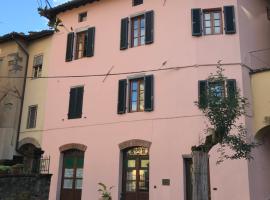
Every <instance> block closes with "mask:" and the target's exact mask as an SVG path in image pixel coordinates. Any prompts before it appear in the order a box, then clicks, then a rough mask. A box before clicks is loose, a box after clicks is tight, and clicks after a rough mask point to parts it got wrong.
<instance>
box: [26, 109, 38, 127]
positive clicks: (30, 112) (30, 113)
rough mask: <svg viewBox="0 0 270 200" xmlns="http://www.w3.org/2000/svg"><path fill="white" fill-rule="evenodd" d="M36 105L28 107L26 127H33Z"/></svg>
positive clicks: (34, 124)
mask: <svg viewBox="0 0 270 200" xmlns="http://www.w3.org/2000/svg"><path fill="white" fill-rule="evenodd" d="M37 108H38V107H37V105H33V106H29V107H28V117H27V126H26V128H28V129H29V128H35V127H36V119H37Z"/></svg>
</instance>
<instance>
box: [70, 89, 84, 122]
mask: <svg viewBox="0 0 270 200" xmlns="http://www.w3.org/2000/svg"><path fill="white" fill-rule="evenodd" d="M83 92H84V88H83V87H77V88H71V89H70V94H69V109H68V119H75V118H81V117H82V106H83Z"/></svg>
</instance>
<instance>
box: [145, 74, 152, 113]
mask: <svg viewBox="0 0 270 200" xmlns="http://www.w3.org/2000/svg"><path fill="white" fill-rule="evenodd" d="M144 110H145V111H148V112H150V111H153V110H154V76H153V75H149V76H145V80H144Z"/></svg>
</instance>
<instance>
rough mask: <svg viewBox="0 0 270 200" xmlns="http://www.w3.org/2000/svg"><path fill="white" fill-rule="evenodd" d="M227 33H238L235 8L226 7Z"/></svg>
mask: <svg viewBox="0 0 270 200" xmlns="http://www.w3.org/2000/svg"><path fill="white" fill-rule="evenodd" d="M224 21H225V33H226V34H234V33H236V27H235V13H234V6H224Z"/></svg>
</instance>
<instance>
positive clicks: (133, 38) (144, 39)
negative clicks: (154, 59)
mask: <svg viewBox="0 0 270 200" xmlns="http://www.w3.org/2000/svg"><path fill="white" fill-rule="evenodd" d="M129 21H130V22H131V23H129ZM129 24H130V27H129ZM153 42H154V11H149V12H146V13H145V14H142V15H138V16H136V17H132V18H130V19H129V18H128V17H127V18H123V19H122V20H121V37H120V50H125V49H127V48H128V47H136V46H140V45H144V44H152V43H153Z"/></svg>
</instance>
